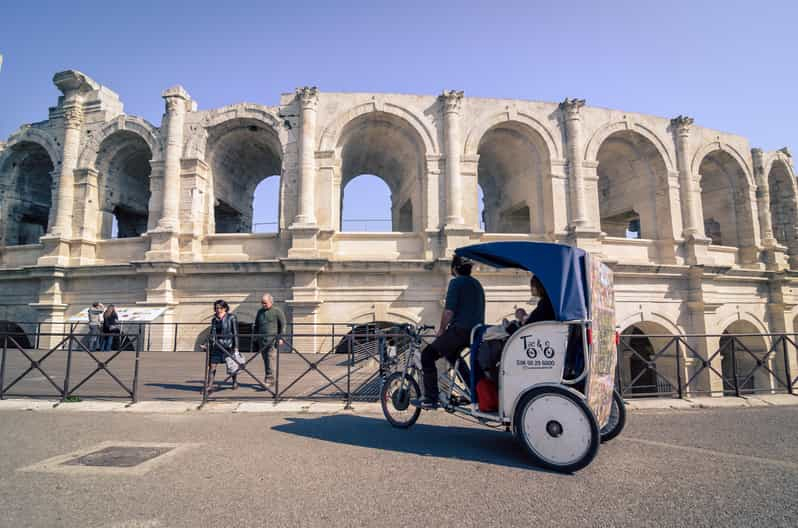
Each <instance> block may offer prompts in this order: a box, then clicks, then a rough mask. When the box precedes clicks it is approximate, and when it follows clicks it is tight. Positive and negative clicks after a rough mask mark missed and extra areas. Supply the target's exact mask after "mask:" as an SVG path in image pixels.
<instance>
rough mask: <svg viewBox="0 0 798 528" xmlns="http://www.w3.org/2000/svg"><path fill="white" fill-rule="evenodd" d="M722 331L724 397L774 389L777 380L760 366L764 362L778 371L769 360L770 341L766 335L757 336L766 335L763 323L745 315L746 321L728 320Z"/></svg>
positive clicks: (721, 349)
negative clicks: (737, 393)
mask: <svg viewBox="0 0 798 528" xmlns="http://www.w3.org/2000/svg"><path fill="white" fill-rule="evenodd" d="M741 315H742V314H741ZM720 327H721V328H722V329H723V331H722V334H723V335H721V337H720V339H719V342H718V355H719V357H720V369H719V370H720V371H721V373H722V378H723V379H722V389H723V393H724V394H725V395H734V394H736V391H737V389H739V391H740V392H741V393H744V394H746V393H751V392H754V391H759V390H762V389H768V388H771V389H772V388H774V382H775V380H774V379H773V378H772V376H771V374H770V373H769V372H768V371H767V370H765V369H764V368H761V367H759V366H758V364H759V362H760V361H761V362H763V363H764V364H768V366H769V367H770V368H771V370H774V369H775V370H776V371H778V370H779V369H778V365H777V362H775V361H774V358H773V357H772V356H771V357H769V358H768V357H766V356H767V351H768V347H769V345H770V339H769V338H768V337H767V336H765V335H756V334H763V333H764V332H765V331H766V330H764V325H763V324H762V323H761V321H759V320H758V318H757V317H755V316H753V314H751V313H746V314H745V317H740V318H738V319H734V318H732V319H727V321H726V322H724V323H723V324H721V326H720ZM734 334H737V335H734ZM739 334H749V335H739ZM751 334H753V335H751ZM777 375H778V374H777ZM735 378H736V381H735Z"/></svg>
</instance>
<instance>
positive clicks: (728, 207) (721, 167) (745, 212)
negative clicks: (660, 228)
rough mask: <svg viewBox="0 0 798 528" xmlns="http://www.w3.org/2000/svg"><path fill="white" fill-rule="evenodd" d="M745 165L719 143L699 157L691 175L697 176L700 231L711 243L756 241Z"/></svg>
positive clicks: (746, 244)
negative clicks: (694, 170)
mask: <svg viewBox="0 0 798 528" xmlns="http://www.w3.org/2000/svg"><path fill="white" fill-rule="evenodd" d="M705 150H706V148H705V149H702V150H701V151H700V152H704V151H705ZM746 167H747V165H746V163H745V162H744V160H741V158H740V157H739V154H738V153H736V151H733V150H729V149H728V148H726V147H724V146H722V145H721V146H720V148H714V149H710V150H708V151H706V153H705V154H704V155H703V157H702V158H700V160H699V164H698V166H697V171H696V173H695V174H697V175H698V177H699V178H700V184H699V188H700V192H701V209H702V211H703V217H704V232H705V234H706V236H707V237H708V238H709V239H710V240H711V241H712V243H713V244H716V245H724V246H735V247H738V248H751V247H755V246H756V244H757V240H758V237H757V231H758V222H757V221H756V218H755V214H754V207H755V205H754V203H753V199H752V190H753V189H754V188H755V186H754V183H753V180H752V178H751V173H750V170H748V169H747V168H746Z"/></svg>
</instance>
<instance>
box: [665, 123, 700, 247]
mask: <svg viewBox="0 0 798 528" xmlns="http://www.w3.org/2000/svg"><path fill="white" fill-rule="evenodd" d="M692 124H693V118H692V117H687V116H682V115H680V116H678V117H675V118H673V119H671V129H672V130H673V133H674V136H675V139H676V165H677V167H678V169H679V188H680V189H681V193H680V200H681V202H682V218H683V229H682V237H683V238H685V239H688V238H690V237H699V238H703V237H704V227H703V225H702V224H703V222H702V221H701V219H700V218H699V210H698V204H696V200H695V198H696V191H697V190H696V185H695V182H694V181H693V180H694V179H693V175H692V174H691V173H690V160H689V159H688V153H689V150H690V125H692Z"/></svg>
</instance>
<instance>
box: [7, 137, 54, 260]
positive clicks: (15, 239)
mask: <svg viewBox="0 0 798 528" xmlns="http://www.w3.org/2000/svg"><path fill="white" fill-rule="evenodd" d="M0 159H2V161H0V237H1V238H0V246H2V245H6V246H17V245H23V244H36V243H38V242H39V238H40V237H41V236H42V235H43V234H45V233H46V232H47V228H48V226H49V221H50V212H51V211H50V209H51V206H52V192H53V191H52V189H53V178H52V172H53V161H52V160H51V159H50V156H49V155H48V154H47V151H46V150H45V149H44V148H43V147H42V146H41V145H38V144H36V143H33V142H29V141H22V142H20V143H17V144H15V145H13V146H11V147H9V149H8V150H7V151H6V152H5V153H3V156H2V158H0Z"/></svg>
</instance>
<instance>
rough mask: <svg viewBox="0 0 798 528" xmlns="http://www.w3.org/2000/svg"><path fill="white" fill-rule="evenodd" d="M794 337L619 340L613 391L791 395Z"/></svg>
mask: <svg viewBox="0 0 798 528" xmlns="http://www.w3.org/2000/svg"><path fill="white" fill-rule="evenodd" d="M796 343H798V339H796V334H695V335H678V336H674V335H653V334H629V335H622V336H620V340H619V343H618V376H617V382H618V388H619V390H620V392H621V394H622V395H623V396H624V397H625V398H630V397H674V398H683V397H687V396H701V395H721V394H722V395H725V396H744V395H747V394H762V393H768V394H777V393H788V394H795V393H796V387H797V386H798V377H794V376H795V374H796V373H795V372H793V371H794V370H795V365H796V357H798V344H796Z"/></svg>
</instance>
